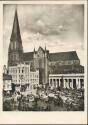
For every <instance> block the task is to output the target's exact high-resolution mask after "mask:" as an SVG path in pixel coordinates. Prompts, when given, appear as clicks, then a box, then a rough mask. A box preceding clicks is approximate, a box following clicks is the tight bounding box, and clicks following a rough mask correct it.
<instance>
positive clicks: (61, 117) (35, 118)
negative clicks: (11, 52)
mask: <svg viewBox="0 0 88 125" xmlns="http://www.w3.org/2000/svg"><path fill="white" fill-rule="evenodd" d="M3 4H84V5H85V26H84V31H85V32H84V40H85V44H84V46H85V51H84V53H85V54H84V55H85V85H84V87H85V111H83V112H78V111H77V112H66V111H65V112H64V111H60V112H55V111H53V112H3V111H2V108H0V124H86V123H87V96H86V95H87V2H86V1H85V0H84V1H75V0H74V1H0V23H1V24H0V33H1V34H0V47H1V49H0V81H1V82H0V95H2V83H3V82H2V79H1V78H2V66H3V65H2V64H3V61H2V60H3V59H2V57H3V53H2V52H3V51H2V50H3V42H2V41H3V18H2V17H3ZM0 107H2V96H1V98H0Z"/></svg>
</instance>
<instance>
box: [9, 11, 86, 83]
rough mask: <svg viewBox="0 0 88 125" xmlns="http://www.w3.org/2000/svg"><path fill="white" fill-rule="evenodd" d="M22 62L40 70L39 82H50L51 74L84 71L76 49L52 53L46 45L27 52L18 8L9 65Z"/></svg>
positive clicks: (33, 69)
mask: <svg viewBox="0 0 88 125" xmlns="http://www.w3.org/2000/svg"><path fill="white" fill-rule="evenodd" d="M20 63H22V64H30V69H31V71H36V70H39V84H48V83H49V74H61V73H76V72H77V73H83V72H84V67H83V66H81V65H80V59H79V57H78V55H77V53H76V51H69V52H60V53H50V52H49V50H47V48H46V46H45V49H43V48H42V47H41V46H39V48H38V50H35V48H34V50H33V52H27V53H25V52H24V51H23V46H22V39H21V34H20V26H19V21H18V15H17V10H16V11H15V16H14V22H13V28H12V33H11V38H10V44H9V49H8V67H11V66H17V65H18V64H20Z"/></svg>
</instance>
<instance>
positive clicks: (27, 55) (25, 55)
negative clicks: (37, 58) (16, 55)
mask: <svg viewBox="0 0 88 125" xmlns="http://www.w3.org/2000/svg"><path fill="white" fill-rule="evenodd" d="M33 54H34V52H27V53H23V60H24V61H32V60H33Z"/></svg>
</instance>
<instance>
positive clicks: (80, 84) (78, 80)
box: [78, 78, 81, 89]
mask: <svg viewBox="0 0 88 125" xmlns="http://www.w3.org/2000/svg"><path fill="white" fill-rule="evenodd" d="M78 85H79V89H80V88H81V83H80V78H79V79H78Z"/></svg>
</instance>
